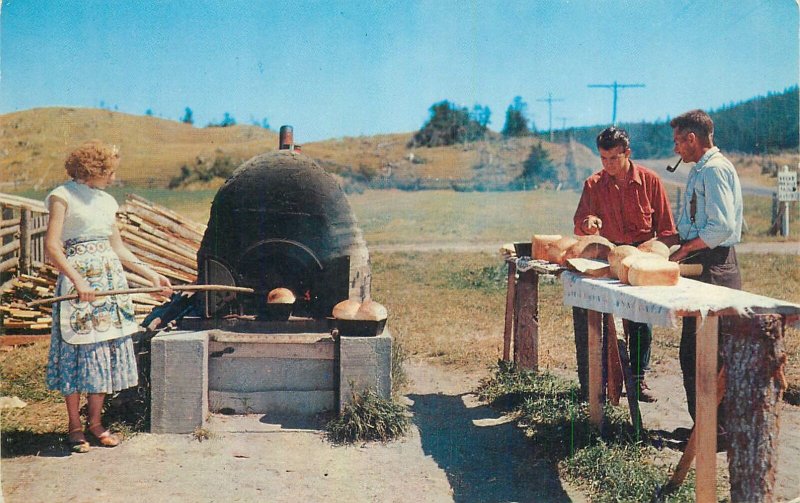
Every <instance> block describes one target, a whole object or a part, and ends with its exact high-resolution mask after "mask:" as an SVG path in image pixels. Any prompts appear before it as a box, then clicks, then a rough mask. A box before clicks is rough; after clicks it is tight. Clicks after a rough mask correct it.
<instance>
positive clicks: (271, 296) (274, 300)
mask: <svg viewBox="0 0 800 503" xmlns="http://www.w3.org/2000/svg"><path fill="white" fill-rule="evenodd" d="M294 301H295V296H294V293H292V291H291V290H289V289H288V288H275V289H274V290H270V292H269V293H268V294H267V304H294Z"/></svg>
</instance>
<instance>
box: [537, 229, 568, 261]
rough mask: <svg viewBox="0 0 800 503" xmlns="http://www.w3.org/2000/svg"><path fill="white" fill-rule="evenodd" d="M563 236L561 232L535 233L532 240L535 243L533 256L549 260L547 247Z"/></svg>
mask: <svg viewBox="0 0 800 503" xmlns="http://www.w3.org/2000/svg"><path fill="white" fill-rule="evenodd" d="M562 237H563V236H562V235H561V234H534V235H533V239H532V240H531V241H532V245H533V258H534V259H537V260H549V259H548V257H547V247H548V246H549V245H550V244H551V243H555V242H556V241H558V240H559V239H561V238H562Z"/></svg>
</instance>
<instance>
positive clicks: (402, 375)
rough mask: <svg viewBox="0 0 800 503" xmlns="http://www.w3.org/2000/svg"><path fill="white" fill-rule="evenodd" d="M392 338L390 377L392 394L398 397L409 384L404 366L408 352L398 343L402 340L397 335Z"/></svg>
mask: <svg viewBox="0 0 800 503" xmlns="http://www.w3.org/2000/svg"><path fill="white" fill-rule="evenodd" d="M393 335H394V337H392V368H391V369H390V371H389V372H390V375H391V378H392V394H393V395H395V396H398V395H400V393H401V391H402V390H403V389H404V388H405V387H406V386H407V385H408V384H410V382H409V378H408V374H407V373H406V368H405V364H406V362H407V361H408V351H406V348H405V347H404V346H403V344H402V343H401V342H400V339H401V338H402V337H401V336H399V334H393Z"/></svg>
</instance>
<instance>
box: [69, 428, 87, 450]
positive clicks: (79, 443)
mask: <svg viewBox="0 0 800 503" xmlns="http://www.w3.org/2000/svg"><path fill="white" fill-rule="evenodd" d="M73 433H81V434H82V433H83V430H81V429H80V428H78V429H77V430H70V432H69V433H68V436H67V440H66V444H67V447H69V451H70V452H74V453H76V454H83V453H86V452H89V449H91V446H90V445H89V442H87V441H86V438H83V439H71V438H69V435H72V434H73Z"/></svg>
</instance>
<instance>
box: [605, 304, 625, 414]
mask: <svg viewBox="0 0 800 503" xmlns="http://www.w3.org/2000/svg"><path fill="white" fill-rule="evenodd" d="M617 337H618V336H617V327H616V324H615V320H614V315H611V314H609V315H608V345H607V351H608V401H609V402H611V405H619V399H620V397H622V379H623V377H622V376H623V373H622V372H623V370H622V361H621V360H620V355H619V345H618V344H617Z"/></svg>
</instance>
